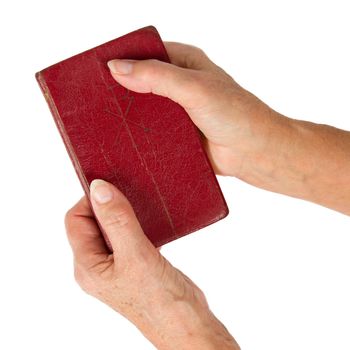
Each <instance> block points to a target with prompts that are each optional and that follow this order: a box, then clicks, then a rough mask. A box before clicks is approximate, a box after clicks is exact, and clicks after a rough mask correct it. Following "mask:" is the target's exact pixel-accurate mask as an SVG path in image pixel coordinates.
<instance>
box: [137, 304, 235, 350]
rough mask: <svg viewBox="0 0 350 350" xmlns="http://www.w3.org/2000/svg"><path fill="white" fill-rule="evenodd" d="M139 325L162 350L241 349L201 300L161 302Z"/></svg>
mask: <svg viewBox="0 0 350 350" xmlns="http://www.w3.org/2000/svg"><path fill="white" fill-rule="evenodd" d="M139 328H140V330H141V331H142V333H143V334H144V335H145V336H146V337H147V338H148V339H149V340H150V341H151V342H152V343H153V344H154V345H155V346H156V347H157V349H160V350H175V349H176V350H178V349H181V350H187V349H189V350H190V349H191V350H195V349H201V350H216V349H220V350H238V349H239V346H238V344H237V343H236V341H235V340H234V338H233V337H232V336H231V335H230V333H229V332H228V330H227V329H226V328H225V326H224V325H223V324H222V323H221V322H220V321H219V320H218V319H217V318H216V317H215V316H214V315H213V313H212V312H211V311H210V309H209V307H208V306H207V305H203V303H202V302H200V301H198V300H176V301H174V302H172V303H165V304H164V305H162V304H161V303H160V304H158V306H157V308H154V307H152V314H149V313H148V314H147V317H146V318H144V319H143V322H141V323H140V324H139Z"/></svg>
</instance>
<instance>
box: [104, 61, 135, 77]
mask: <svg viewBox="0 0 350 350" xmlns="http://www.w3.org/2000/svg"><path fill="white" fill-rule="evenodd" d="M107 65H108V68H109V69H110V70H111V72H112V73H114V74H130V73H131V71H132V66H133V64H132V62H131V61H129V60H119V59H115V60H111V61H108V62H107Z"/></svg>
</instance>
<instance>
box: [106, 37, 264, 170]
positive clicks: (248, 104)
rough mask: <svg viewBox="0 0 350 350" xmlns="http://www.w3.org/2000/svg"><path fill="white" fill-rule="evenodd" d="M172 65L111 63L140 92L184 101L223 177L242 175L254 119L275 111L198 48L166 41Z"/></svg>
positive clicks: (123, 81)
mask: <svg viewBox="0 0 350 350" xmlns="http://www.w3.org/2000/svg"><path fill="white" fill-rule="evenodd" d="M165 46H166V49H167V52H168V54H169V57H170V59H171V62H172V63H173V64H168V63H165V62H161V61H158V60H144V61H135V60H112V61H110V62H109V67H110V69H111V72H112V76H113V77H114V78H115V80H117V82H119V83H120V84H121V85H123V86H125V87H126V88H128V89H130V90H133V91H136V92H142V93H143V92H152V93H155V94H158V95H161V96H165V97H168V98H170V99H172V100H173V101H175V102H177V103H179V104H180V105H181V106H182V107H184V109H185V110H186V111H187V113H188V114H189V115H190V117H191V119H192V121H193V122H194V123H195V124H196V126H197V127H198V128H199V129H200V130H201V132H202V133H203V134H204V135H205V138H203V143H204V146H205V148H206V151H207V154H208V156H209V159H210V160H211V163H212V166H213V168H214V170H215V172H216V174H219V175H238V172H239V170H240V168H241V163H242V161H243V158H244V155H245V153H246V151H247V150H249V151H250V150H251V149H252V148H256V145H255V143H256V140H254V142H252V141H253V140H252V138H251V136H252V133H253V130H252V129H253V125H252V124H253V119H256V118H259V117H261V115H262V114H265V115H267V116H268V115H269V113H270V109H269V107H268V106H267V105H265V104H264V103H263V102H262V101H260V100H259V99H258V98H257V97H255V96H254V95H252V94H251V93H250V92H248V91H246V90H244V89H243V88H242V87H241V86H239V85H238V84H237V83H236V82H235V81H234V80H233V79H232V78H231V77H230V76H229V75H228V74H227V73H226V72H225V71H224V70H223V69H221V68H220V67H218V66H217V65H216V64H214V63H213V62H212V61H211V60H210V59H209V58H208V57H207V55H206V54H205V53H204V52H203V51H202V50H201V49H199V48H197V47H194V46H190V45H185V44H180V43H174V42H165Z"/></svg>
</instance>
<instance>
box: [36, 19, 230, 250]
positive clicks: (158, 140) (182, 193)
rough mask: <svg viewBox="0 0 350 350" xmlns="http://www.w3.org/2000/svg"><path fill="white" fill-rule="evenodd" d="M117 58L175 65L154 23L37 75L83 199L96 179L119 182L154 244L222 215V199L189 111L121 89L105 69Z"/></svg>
mask: <svg viewBox="0 0 350 350" xmlns="http://www.w3.org/2000/svg"><path fill="white" fill-rule="evenodd" d="M114 58H129V59H151V58H152V59H158V60H162V61H166V62H170V61H169V57H168V55H167V52H166V50H165V47H164V45H163V42H162V40H161V38H160V36H159V34H158V32H157V30H156V29H155V28H154V27H153V26H149V27H145V28H142V29H139V30H136V31H134V32H131V33H129V34H126V35H124V36H122V37H120V38H117V39H114V40H111V41H108V42H106V43H104V44H102V45H100V46H97V47H94V48H92V49H90V50H87V51H84V52H82V53H79V54H77V55H74V56H72V57H70V58H68V59H65V60H63V61H61V62H58V63H56V64H54V65H51V66H49V67H47V68H45V69H43V70H42V71H40V72H38V73H36V75H35V77H36V79H37V81H38V83H39V85H40V88H41V90H42V92H43V94H44V96H45V98H46V101H47V103H48V105H49V108H50V110H51V113H52V115H53V117H54V120H55V122H56V125H57V128H58V130H59V131H60V134H61V136H62V139H63V141H64V143H65V146H66V148H67V151H68V153H69V156H70V158H71V160H72V162H73V165H74V167H75V170H76V173H77V175H78V177H79V179H80V182H81V184H82V186H83V189H84V191H85V193H86V195H87V196H88V197H89V185H90V183H91V181H92V180H93V179H96V178H100V179H104V180H106V181H109V182H111V183H113V184H114V185H116V186H117V187H118V188H119V189H120V190H121V191H122V192H123V193H124V194H125V196H126V197H127V198H128V199H129V201H130V203H131V205H132V206H133V208H134V210H135V213H136V216H137V218H138V219H139V221H140V223H141V226H142V228H143V230H144V232H145V234H146V235H147V236H148V237H149V239H150V240H151V241H152V242H153V244H154V245H155V246H160V245H163V244H164V243H167V242H169V241H172V240H174V239H176V238H179V237H181V236H184V235H186V234H188V233H191V232H193V231H196V230H199V229H201V228H203V227H204V226H207V225H210V224H212V223H214V222H216V221H217V220H220V219H222V218H224V217H225V216H226V215H227V214H228V208H227V205H226V202H225V199H224V197H223V195H222V192H221V190H220V187H219V184H218V182H217V179H216V176H215V174H214V172H213V169H212V167H211V165H210V163H209V160H208V158H207V155H206V153H205V151H204V149H203V146H202V143H201V138H200V134H199V130H198V129H197V128H196V126H195V125H194V124H193V122H192V121H191V119H190V117H189V116H188V114H187V113H186V111H185V110H184V109H183V108H182V107H181V106H180V105H179V104H177V103H175V102H173V101H172V100H170V99H168V98H165V97H161V96H157V95H154V94H152V93H145V94H143V93H135V92H133V91H130V90H127V89H126V88H124V87H122V86H121V85H120V84H118V83H117V82H116V81H115V80H114V79H113V78H112V76H111V74H110V71H109V69H108V67H107V61H109V60H111V59H114ZM97 222H98V221H97ZM99 226H100V229H101V231H102V234H103V235H104V237H105V238H106V235H105V233H104V232H103V229H102V227H101V225H100V224H99ZM107 244H108V242H107Z"/></svg>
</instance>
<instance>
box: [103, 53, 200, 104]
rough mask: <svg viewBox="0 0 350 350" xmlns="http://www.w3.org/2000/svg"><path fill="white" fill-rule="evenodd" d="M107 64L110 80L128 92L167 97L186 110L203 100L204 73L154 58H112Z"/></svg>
mask: <svg viewBox="0 0 350 350" xmlns="http://www.w3.org/2000/svg"><path fill="white" fill-rule="evenodd" d="M107 64H108V67H109V69H110V71H111V74H112V76H113V78H114V79H115V80H116V81H117V82H118V83H120V84H121V85H123V86H124V87H125V88H127V89H129V90H132V91H135V92H141V93H146V92H151V93H154V94H156V95H161V96H164V97H168V98H170V99H171V100H173V101H175V102H177V103H179V104H180V105H181V106H182V107H184V108H187V109H191V108H198V107H200V106H201V105H202V104H203V103H204V102H205V101H206V100H207V99H206V94H205V86H206V84H205V83H206V81H207V78H206V72H205V71H202V70H194V69H188V68H182V67H178V66H175V65H174V64H171V63H167V62H163V61H159V60H155V59H149V60H141V61H137V60H126V59H123V60H121V59H115V60H111V61H109V62H108V63H107Z"/></svg>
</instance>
